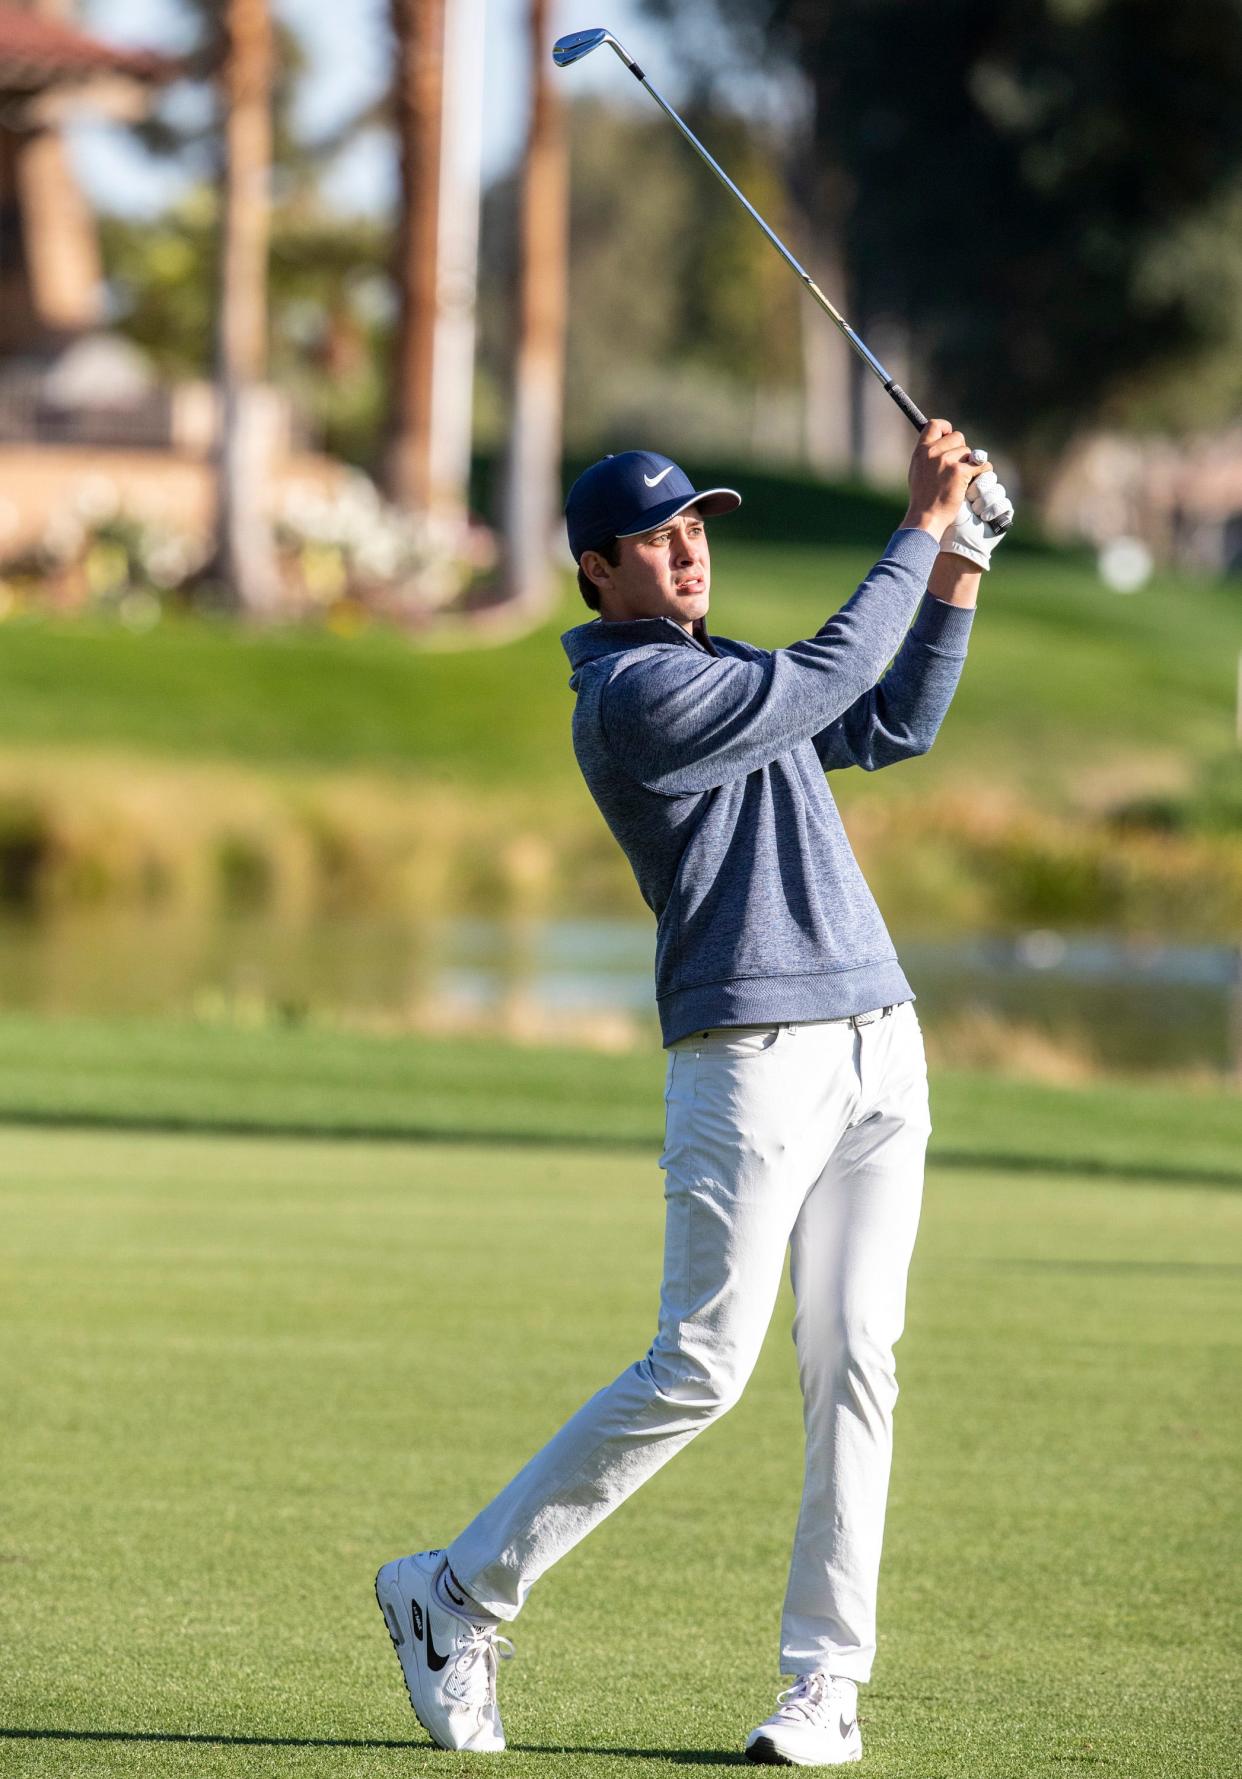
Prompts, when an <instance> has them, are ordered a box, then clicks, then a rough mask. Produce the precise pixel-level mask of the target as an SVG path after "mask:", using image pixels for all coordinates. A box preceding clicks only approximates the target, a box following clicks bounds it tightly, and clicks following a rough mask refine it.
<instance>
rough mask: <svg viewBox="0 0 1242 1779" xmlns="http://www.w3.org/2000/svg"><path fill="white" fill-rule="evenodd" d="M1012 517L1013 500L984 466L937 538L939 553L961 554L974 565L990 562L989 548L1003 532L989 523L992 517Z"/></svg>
mask: <svg viewBox="0 0 1242 1779" xmlns="http://www.w3.org/2000/svg"><path fill="white" fill-rule="evenodd" d="M1006 518H1008V519H1009V520H1010V521H1012V519H1013V502H1012V501H1011V500H1010V498H1009V496H1008V495H1007V494H1006V492H1005V487H1004V484H1003V483H1002V482H1000V481H998V480H997V476H996V472H995V471H994V470H991V469H988V470H985V471H984V473H983V474H982V475H981V476H976V478H975V480H974V481H973V482H972V483H971V484H970V488H969V489H968V491H967V494H966V498H965V500H964V501H963V502H962V504H961V508H960V510H959V511H958V515H957V518H956V519H955V520H954V521H953V523H952V525H950V526H949V529H948V530H947V531H946V532H945V534H944V536H943V537H942V538H941V540H940V549H941V553H942V554H945V553H947V554H949V555H953V556H964V557H965V558H966V560H967V561H968V562H973V563H974V565H975V567H976V568H990V567H991V566H992V563H991V556H992V551H993V550H994V549H995V548H996V546H997V544H998V543H999V542H1000V540H1001V539H1002V538H1003V537H1004V535H1005V530H1007V529H1008V527H1007V526H1006V527H1005V530H998V529H997V528H996V526H995V525H994V524H993V523H992V521H993V520H995V519H1001V520H1004V519H1006Z"/></svg>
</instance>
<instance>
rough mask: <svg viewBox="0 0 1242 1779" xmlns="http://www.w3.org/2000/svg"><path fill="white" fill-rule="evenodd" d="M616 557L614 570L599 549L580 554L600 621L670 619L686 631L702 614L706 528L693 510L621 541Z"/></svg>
mask: <svg viewBox="0 0 1242 1779" xmlns="http://www.w3.org/2000/svg"><path fill="white" fill-rule="evenodd" d="M618 552H619V555H620V561H619V562H618V563H617V564H616V566H615V567H614V566H613V564H612V563H610V562H607V561H605V559H604V557H603V556H601V555H600V554H599V552H598V550H585V551H584V552H583V556H582V562H583V566H584V567H585V568H586V570H587V573H588V574H589V575H590V576H591V579H592V580H593V581H594V582H595V584H596V586H597V587H598V588H599V590H600V617H601V618H603V619H604V620H605V621H606V622H607V623H618V622H620V621H622V620H623V619H626V618H672V620H673V622H674V623H676V624H680V625H681V627H682V629H683V630H686V631H688V630H689V629H690V626H691V625H692V624H693V623H694V620H695V619H696V618H701V617H703V616H704V615H705V614H706V612H707V605H708V599H709V596H710V593H711V579H712V575H711V557H710V554H709V552H708V548H707V528H706V526H705V525H704V523H703V521H702V519H701V518H700V517H699V513H698V509H697V508H696V507H687V508H686V509H685V511H684V512H681V513H678V515H677V517H676V518H675V519H669V520H667V521H666V522H665V524H663V525H660V526H657V527H656V529H655V530H654V531H643V532H640V533H639V534H638V536H637V537H623V538H621V539H620V540H619V543H618Z"/></svg>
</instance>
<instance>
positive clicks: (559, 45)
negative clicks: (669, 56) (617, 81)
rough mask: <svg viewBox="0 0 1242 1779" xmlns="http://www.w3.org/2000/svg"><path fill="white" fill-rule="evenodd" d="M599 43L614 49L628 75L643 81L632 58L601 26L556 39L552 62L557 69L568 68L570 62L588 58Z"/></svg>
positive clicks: (609, 32) (572, 32)
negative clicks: (584, 57) (628, 72)
mask: <svg viewBox="0 0 1242 1779" xmlns="http://www.w3.org/2000/svg"><path fill="white" fill-rule="evenodd" d="M601 43H606V44H607V45H608V47H609V48H610V49H615V50H616V52H617V54H618V55H619V56H620V58H621V60H622V61H623V62H624V63H625V65H626V67H627V68H628V69H629V71H630V73H631V74H633V75H634V76H635V77H636V78H637V79H638V80H643V78H644V76H643V71H642V69H641V68H640V67H639V66H638V63H637V62H636V61H635V60H634V58H633V56H632V55H630V53H629V51H628V50H626V49H623V48H622V46H621V45H620V44H619V43H618V42H617V40H616V38H615V37H614V36H613V34H612V32H611V31H605V30H604V29H603V27H602V26H601V25H596V27H595V29H594V30H593V31H571V32H570V33H569V36H568V37H558V38H557V40H556V42H555V43H554V44H553V45H552V60H553V61H554V62H555V63H556V65H557V67H558V68H568V67H569V64H570V63H571V62H580V61H581V60H582V58H583V56H589V55H590V53H591V51H592V50H593V49H598V48H599V46H600V44H601Z"/></svg>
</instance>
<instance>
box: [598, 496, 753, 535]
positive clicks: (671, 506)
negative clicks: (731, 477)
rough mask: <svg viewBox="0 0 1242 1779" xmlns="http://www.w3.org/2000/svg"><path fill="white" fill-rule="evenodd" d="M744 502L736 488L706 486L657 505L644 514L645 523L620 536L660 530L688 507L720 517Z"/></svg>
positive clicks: (621, 533)
mask: <svg viewBox="0 0 1242 1779" xmlns="http://www.w3.org/2000/svg"><path fill="white" fill-rule="evenodd" d="M741 504H742V497H741V495H740V494H739V493H738V492H737V489H736V488H705V489H704V490H703V492H702V493H701V494H685V495H679V496H678V498H677V499H675V500H670V501H669V502H668V503H667V505H665V506H662V507H656V508H655V509H654V511H653V512H650V513H645V514H644V515H643V523H642V524H641V525H640V526H639V527H638V529H637V530H636V531H618V532H617V536H618V537H642V535H643V534H644V532H647V531H658V530H659V528H660V526H661V525H667V524H668V522H669V520H670V519H675V518H676V517H677V515H678V513H684V512H685V510H686V508H687V507H698V509H699V511H700V512H701V513H702V515H703V517H704V518H705V519H718V518H720V516H721V514H722V513H732V512H734V511H735V510H736V509H737V508H738V507H740V506H741Z"/></svg>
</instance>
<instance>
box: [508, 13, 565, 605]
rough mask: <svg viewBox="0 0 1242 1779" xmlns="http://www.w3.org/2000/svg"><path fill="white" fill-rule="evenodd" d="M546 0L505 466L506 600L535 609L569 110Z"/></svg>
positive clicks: (535, 75)
mask: <svg viewBox="0 0 1242 1779" xmlns="http://www.w3.org/2000/svg"><path fill="white" fill-rule="evenodd" d="M551 12H552V7H551V4H550V0H530V10H529V14H528V17H529V24H530V48H531V116H530V129H529V132H528V134H527V138H526V152H525V158H524V160H523V163H522V221H521V245H520V257H519V262H518V286H519V287H518V337H517V348H516V352H515V356H514V375H513V412H512V418H511V423H510V431H509V450H508V458H507V463H506V471H505V506H504V550H505V591H506V598H507V601H509V602H511V603H512V604H513V605H516V606H518V607H521V608H523V609H525V610H526V611H528V612H529V613H530V614H531V615H537V614H539V613H542V612H543V611H546V610H547V609H549V608H550V606H551V605H552V603H553V601H554V599H555V596H556V581H555V577H554V575H553V572H552V560H551V545H552V536H553V530H554V527H555V525H556V523H557V518H558V514H559V509H560V504H561V502H560V478H561V436H562V407H563V400H564V380H565V309H566V281H567V276H568V263H569V171H568V154H567V145H566V131H565V117H564V110H563V107H562V103H561V100H560V98H559V96H558V95H557V94H556V93H555V92H554V91H553V88H552V82H551V78H550V74H551V69H552V66H553V64H552V58H551V55H550V52H549V46H550V39H551V32H550V29H549V27H550V22H551Z"/></svg>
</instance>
